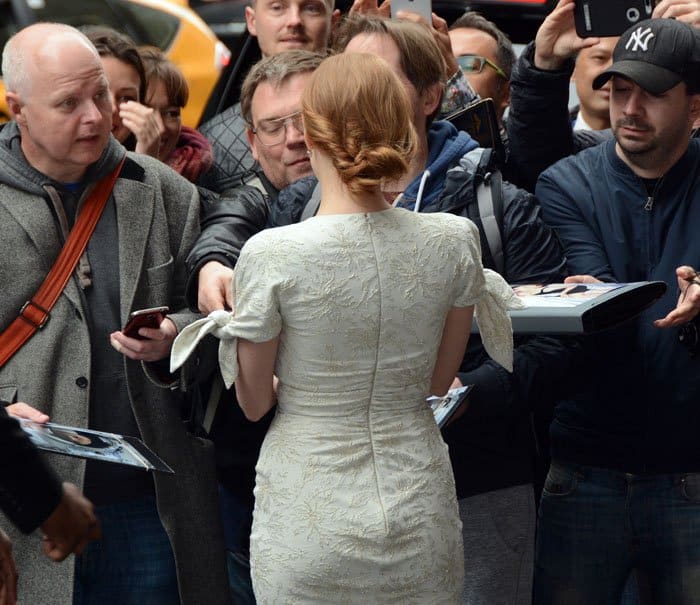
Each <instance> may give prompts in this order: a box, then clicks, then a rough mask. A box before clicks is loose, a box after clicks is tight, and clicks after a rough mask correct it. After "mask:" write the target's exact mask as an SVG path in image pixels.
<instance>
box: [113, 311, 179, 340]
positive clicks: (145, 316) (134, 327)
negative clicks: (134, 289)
mask: <svg viewBox="0 0 700 605" xmlns="http://www.w3.org/2000/svg"><path fill="white" fill-rule="evenodd" d="M168 311H169V309H168V307H153V308H152V309H139V310H138V311H132V312H131V313H130V314H129V320H128V321H127V322H126V325H125V326H124V329H123V330H122V332H123V333H124V334H125V335H126V336H129V337H130V338H138V339H139V340H143V339H144V338H145V337H144V336H141V335H140V334H139V328H158V327H159V326H160V324H161V323H162V321H163V320H164V319H165V316H166V315H167V314H168Z"/></svg>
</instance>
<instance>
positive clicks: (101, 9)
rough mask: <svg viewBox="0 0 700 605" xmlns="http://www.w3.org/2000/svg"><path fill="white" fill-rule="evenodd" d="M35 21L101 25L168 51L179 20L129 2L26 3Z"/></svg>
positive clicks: (58, 0) (31, 0)
mask: <svg viewBox="0 0 700 605" xmlns="http://www.w3.org/2000/svg"><path fill="white" fill-rule="evenodd" d="M26 4H27V6H28V8H29V9H30V10H31V12H32V14H33V15H32V16H33V20H34V21H55V22H59V23H67V24H69V25H73V26H75V27H80V26H81V25H100V26H106V27H111V28H113V29H116V30H119V31H122V32H125V33H126V34H128V35H129V36H130V37H131V38H132V39H133V40H134V41H135V42H136V43H137V44H148V45H152V46H158V47H159V48H161V49H163V50H167V49H168V47H169V46H170V44H171V43H172V41H173V38H175V35H176V34H177V31H178V28H179V25H180V22H179V20H178V18H177V17H175V16H173V15H168V14H166V13H164V12H162V11H158V10H155V9H152V8H150V7H148V6H144V5H142V4H137V3H136V2H131V1H129V0H70V2H66V0H26Z"/></svg>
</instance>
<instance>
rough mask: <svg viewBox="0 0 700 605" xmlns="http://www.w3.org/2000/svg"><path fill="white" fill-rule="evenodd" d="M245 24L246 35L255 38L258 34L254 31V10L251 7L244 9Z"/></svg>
mask: <svg viewBox="0 0 700 605" xmlns="http://www.w3.org/2000/svg"><path fill="white" fill-rule="evenodd" d="M245 23H246V25H247V26H248V33H249V34H250V35H251V36H257V35H258V32H257V30H256V29H255V9H254V8H253V7H252V6H246V7H245Z"/></svg>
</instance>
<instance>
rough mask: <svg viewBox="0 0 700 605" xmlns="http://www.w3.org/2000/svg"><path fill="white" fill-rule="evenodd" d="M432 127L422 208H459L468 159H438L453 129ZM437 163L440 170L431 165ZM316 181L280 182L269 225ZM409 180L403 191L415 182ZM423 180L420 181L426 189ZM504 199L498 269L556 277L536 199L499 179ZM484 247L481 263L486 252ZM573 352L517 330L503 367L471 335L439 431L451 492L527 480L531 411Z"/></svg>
mask: <svg viewBox="0 0 700 605" xmlns="http://www.w3.org/2000/svg"><path fill="white" fill-rule="evenodd" d="M442 124H444V122H443V123H442ZM438 130H440V131H442V133H441V134H442V136H430V135H429V142H432V144H431V145H430V153H429V159H428V165H429V167H430V168H431V176H430V179H428V182H429V183H432V184H433V190H432V191H429V192H428V193H427V194H426V195H427V197H428V199H431V200H432V201H431V203H429V204H427V205H425V206H423V207H422V208H421V211H424V212H452V213H453V214H462V215H466V213H467V207H468V206H469V205H471V204H474V203H476V202H475V199H474V196H475V181H474V169H473V168H474V167H473V165H471V164H470V163H469V161H468V159H467V157H465V156H463V155H455V156H453V157H452V159H451V161H445V160H446V159H447V158H445V154H446V153H447V151H446V150H447V149H449V148H453V149H456V148H457V146H456V145H455V140H456V139H455V137H456V136H457V134H456V132H457V131H456V130H454V132H451V131H449V129H445V127H444V126H442V125H441V124H440V123H437V124H435V125H434V126H433V127H431V131H432V132H431V133H430V134H432V135H437V134H438V132H437V131H438ZM438 165H440V166H441V171H442V172H441V173H438V172H436V171H434V168H435V167H437V166H438ZM419 178H420V177H419ZM417 180H419V179H417ZM315 185H316V180H315V178H314V177H307V178H305V179H302V180H300V181H297V182H296V183H294V184H292V185H290V187H288V188H286V189H284V190H282V191H281V192H280V195H279V198H278V200H277V203H276V204H273V205H272V208H271V213H270V219H271V226H279V225H280V224H289V223H290V222H296V221H298V220H299V219H300V218H301V215H302V212H303V209H304V206H305V205H306V202H307V201H308V200H309V198H310V197H311V193H312V191H313V189H314V188H315ZM414 185H416V183H412V184H411V185H409V186H408V187H407V188H406V191H407V192H409V191H413V190H414V189H416V188H417V187H414ZM429 188H430V186H426V190H428V189H429ZM435 188H439V191H436V190H435ZM409 199H410V196H409ZM503 202H504V214H503V221H502V240H503V248H504V260H505V268H504V272H503V277H504V278H505V279H506V281H508V282H510V283H551V282H558V281H561V279H562V278H563V277H564V271H565V261H564V257H563V253H562V251H561V248H560V245H559V241H558V239H557V238H556V236H555V235H554V232H553V231H552V230H551V229H550V228H549V227H548V226H547V225H545V223H544V222H543V221H542V218H541V212H540V207H539V204H538V203H537V200H536V199H535V198H534V196H532V195H531V194H529V193H527V192H526V191H524V190H522V189H517V188H516V187H514V186H513V185H511V184H509V183H504V184H503ZM411 203H412V201H411ZM484 248H485V242H484V240H483V238H482V250H483V249H484ZM483 251H484V254H483V256H484V259H485V264H486V265H487V266H488V260H486V259H489V258H490V254H489V253H488V250H483ZM491 268H493V266H491ZM579 352H580V348H579V343H578V342H577V341H576V340H574V339H558V338H553V337H535V338H533V337H528V338H524V337H521V338H517V339H516V349H515V355H514V372H513V373H512V374H509V373H508V372H507V371H506V370H504V369H503V368H502V367H501V366H500V365H498V364H497V363H495V362H494V361H492V360H491V359H490V358H489V357H488V355H487V354H486V352H485V351H484V349H483V347H482V346H481V342H480V340H479V338H478V337H477V336H473V337H472V338H470V340H469V346H468V350H467V354H466V357H465V359H464V362H463V364H462V368H461V372H460V379H461V380H462V382H463V383H464V384H470V383H471V384H475V385H476V389H475V391H474V393H473V395H471V396H470V398H469V404H468V405H469V407H468V410H467V412H466V413H465V414H464V415H463V416H462V417H461V418H460V419H458V420H456V421H455V422H453V423H452V424H451V425H449V426H448V427H446V428H445V429H444V431H443V435H444V437H445V440H446V441H447V443H448V445H449V451H450V458H451V459H452V466H453V469H454V473H455V479H456V483H457V495H458V497H460V498H464V497H467V496H470V495H474V494H478V493H484V492H488V491H492V490H495V489H500V488H505V487H510V486H513V485H520V484H525V483H530V482H532V480H533V459H532V455H531V454H532V452H533V450H534V448H535V443H534V439H533V434H532V430H531V412H533V411H536V412H537V413H538V414H541V415H543V416H548V415H549V414H551V409H552V407H553V406H554V403H555V401H556V400H557V398H558V396H559V395H560V394H561V393H562V392H563V390H564V389H565V388H567V387H569V386H570V382H568V381H569V380H570V379H571V375H572V374H573V373H574V372H573V369H574V366H575V364H576V363H577V358H578V354H579Z"/></svg>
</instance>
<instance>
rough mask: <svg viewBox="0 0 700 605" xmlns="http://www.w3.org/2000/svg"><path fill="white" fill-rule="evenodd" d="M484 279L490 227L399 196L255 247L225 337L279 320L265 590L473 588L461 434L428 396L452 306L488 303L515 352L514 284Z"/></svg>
mask: <svg viewBox="0 0 700 605" xmlns="http://www.w3.org/2000/svg"><path fill="white" fill-rule="evenodd" d="M488 280H493V284H492V285H494V286H495V287H496V289H498V288H500V291H499V292H498V294H497V295H494V290H493V288H487V287H486V281H487V280H485V275H484V271H483V270H482V268H481V263H480V252H479V242H478V231H477V229H476V227H475V226H474V225H473V224H472V223H471V222H469V221H468V220H466V219H463V218H459V217H456V216H452V215H448V214H414V213H411V212H409V211H406V210H401V209H390V210H386V211H383V212H377V213H370V214H347V215H326V216H317V217H314V218H312V219H309V220H307V221H305V222H303V223H300V224H297V225H292V226H289V227H283V228H278V229H270V230H267V231H264V232H262V233H260V234H258V235H256V236H255V237H253V238H252V239H251V240H250V241H249V242H248V243H247V244H246V246H245V247H244V249H243V252H242V254H241V257H240V260H239V262H238V265H237V267H236V271H235V276H234V296H235V301H236V311H235V316H234V317H231V316H230V315H227V314H225V313H223V312H218V313H215V314H213V315H212V316H211V317H210V318H208V319H205V320H200V322H196V323H195V324H193V325H192V326H190V327H189V328H188V329H186V330H185V331H183V334H182V335H181V336H180V337H179V338H178V341H177V342H176V345H175V347H174V351H173V358H174V363H173V365H178V364H179V363H181V362H182V359H183V358H184V356H186V354H187V351H189V350H190V349H191V347H192V346H193V343H194V342H195V341H196V340H198V339H199V338H201V336H202V335H203V334H204V333H207V332H214V333H216V334H217V335H218V336H219V337H220V338H222V344H221V347H220V362H221V367H222V373H223V374H224V378H225V379H226V380H227V382H230V381H231V380H233V379H234V378H235V374H236V368H237V364H236V355H235V351H236V341H235V338H236V337H243V338H246V339H248V340H253V341H256V342H263V341H266V340H269V339H271V338H273V337H275V336H277V335H279V336H280V346H279V353H278V357H277V364H276V374H277V376H278V377H279V390H278V400H279V403H278V406H277V413H276V415H275V418H274V420H273V422H272V426H271V427H270V430H269V432H268V433H267V436H266V438H265V441H264V443H263V446H262V451H261V454H260V458H259V461H258V464H257V468H256V470H257V478H256V487H255V513H254V523H253V532H252V535H251V570H252V576H253V586H254V589H255V594H256V598H257V600H258V603H260V604H261V605H266V604H274V605H279V604H285V605H290V604H293V603H303V604H310V603H329V604H330V603H332V604H340V603H361V604H363V605H376V604H381V603H400V604H402V605H405V604H408V603H420V604H428V603H460V602H461V594H462V580H463V552H462V535H461V523H460V520H459V514H458V509H457V501H456V495H455V487H454V481H453V477H452V471H451V468H450V461H449V458H448V454H447V447H446V445H445V443H444V442H443V440H442V438H441V436H440V432H439V430H438V428H437V426H436V424H435V422H434V420H433V417H432V413H431V411H430V410H429V408H428V407H427V405H426V402H425V397H426V395H428V392H429V386H430V379H431V375H432V372H433V367H434V364H435V359H436V356H437V350H438V345H439V343H440V339H441V335H442V328H443V324H444V321H445V317H446V315H447V313H448V311H449V310H450V309H451V308H452V307H466V306H469V305H472V304H475V303H483V304H479V305H478V307H477V309H478V313H479V319H480V329H481V332H482V336H483V337H484V338H485V340H486V344H487V346H489V347H490V349H491V354H492V356H493V357H494V358H496V359H498V360H500V361H501V362H502V363H503V364H504V365H506V366H508V365H509V364H510V363H511V360H512V335H511V330H510V322H509V320H508V318H507V315H506V314H505V306H506V305H507V304H508V302H507V300H506V299H508V298H509V294H508V293H509V289H508V288H507V286H506V285H505V283H504V282H502V280H501V281H500V282H499V281H498V280H500V278H497V277H496V276H495V274H492V275H489V276H488Z"/></svg>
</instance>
